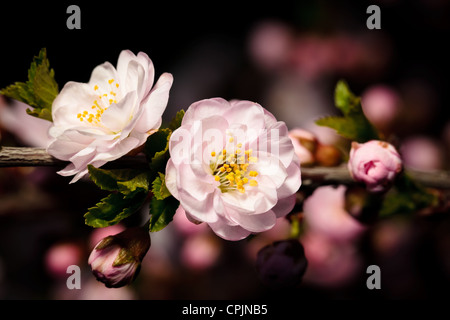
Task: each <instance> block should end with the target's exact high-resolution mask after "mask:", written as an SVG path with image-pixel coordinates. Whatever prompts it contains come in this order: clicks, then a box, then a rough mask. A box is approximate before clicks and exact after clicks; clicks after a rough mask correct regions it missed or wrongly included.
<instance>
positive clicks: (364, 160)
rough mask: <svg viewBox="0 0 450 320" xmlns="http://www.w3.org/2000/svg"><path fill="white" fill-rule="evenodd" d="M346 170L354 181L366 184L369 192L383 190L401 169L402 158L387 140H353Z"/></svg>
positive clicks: (390, 183)
mask: <svg viewBox="0 0 450 320" xmlns="http://www.w3.org/2000/svg"><path fill="white" fill-rule="evenodd" d="M348 170H349V171H350V174H351V175H352V177H353V179H354V180H355V181H358V182H364V183H365V184H366V187H367V190H368V191H369V192H384V191H387V190H388V189H389V188H390V186H391V185H392V183H393V181H394V179H395V177H396V176H397V174H398V173H399V172H400V171H401V170H402V160H401V158H400V155H399V153H398V152H397V150H396V149H395V148H394V147H393V146H392V145H391V144H389V143H387V142H384V141H378V140H371V141H369V142H366V143H361V144H359V143H357V142H353V143H352V148H351V150H350V159H349V161H348Z"/></svg>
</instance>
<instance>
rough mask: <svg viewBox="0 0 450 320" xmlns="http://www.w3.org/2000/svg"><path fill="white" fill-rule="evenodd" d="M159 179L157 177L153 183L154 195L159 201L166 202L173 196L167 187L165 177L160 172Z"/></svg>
mask: <svg viewBox="0 0 450 320" xmlns="http://www.w3.org/2000/svg"><path fill="white" fill-rule="evenodd" d="M158 174H159V177H157V178H156V179H155V180H154V181H153V183H152V193H153V195H154V196H155V198H156V199H158V200H164V199H165V198H167V197H169V196H170V195H171V193H170V191H169V190H168V189H167V187H166V179H165V175H164V174H162V173H161V172H158Z"/></svg>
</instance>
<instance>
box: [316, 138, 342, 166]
mask: <svg viewBox="0 0 450 320" xmlns="http://www.w3.org/2000/svg"><path fill="white" fill-rule="evenodd" d="M315 158H316V163H317V165H319V166H324V167H334V166H337V165H338V164H339V163H341V160H342V157H341V153H340V152H339V150H338V149H337V148H336V147H334V146H332V145H325V144H321V143H319V144H318V145H317V148H316V152H315Z"/></svg>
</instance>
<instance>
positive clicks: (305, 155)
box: [288, 128, 317, 165]
mask: <svg viewBox="0 0 450 320" xmlns="http://www.w3.org/2000/svg"><path fill="white" fill-rule="evenodd" d="M288 135H289V138H291V140H292V144H293V145H294V151H295V154H296V155H297V156H298V158H299V159H300V164H301V165H312V164H314V162H315V159H314V152H315V150H316V146H317V139H316V137H315V136H314V134H312V133H311V132H309V131H306V130H303V129H299V128H295V129H292V130H290V131H289V133H288Z"/></svg>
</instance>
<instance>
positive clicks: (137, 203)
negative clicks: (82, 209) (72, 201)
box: [84, 191, 147, 228]
mask: <svg viewBox="0 0 450 320" xmlns="http://www.w3.org/2000/svg"><path fill="white" fill-rule="evenodd" d="M146 198H147V193H146V192H142V191H141V192H135V193H134V195H133V197H126V196H125V195H123V194H121V193H111V194H110V195H109V196H107V197H106V198H104V199H102V200H101V201H100V202H99V203H97V204H96V205H95V207H92V208H89V209H88V212H87V213H86V214H85V215H84V218H85V223H86V224H87V225H89V226H91V227H94V228H103V227H108V226H112V225H115V224H117V223H119V222H120V221H122V220H123V219H125V218H127V217H129V216H131V215H132V214H133V213H135V212H136V211H137V210H138V209H139V208H140V207H141V206H142V204H143V203H144V201H145V199H146Z"/></svg>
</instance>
